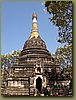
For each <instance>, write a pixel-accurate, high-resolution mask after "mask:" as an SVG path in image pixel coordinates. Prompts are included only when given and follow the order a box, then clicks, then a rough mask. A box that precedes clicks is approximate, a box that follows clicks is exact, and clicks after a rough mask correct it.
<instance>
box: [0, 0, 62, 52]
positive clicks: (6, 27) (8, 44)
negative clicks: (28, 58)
mask: <svg viewBox="0 0 76 100" xmlns="http://www.w3.org/2000/svg"><path fill="white" fill-rule="evenodd" d="M44 9H45V7H44V6H43V5H42V2H40V1H35V2H33V1H29V2H2V42H1V43H2V50H1V53H2V54H8V53H11V52H12V51H13V50H22V49H23V46H24V43H25V41H26V40H27V39H28V38H29V36H30V33H31V29H32V14H33V12H34V11H35V12H36V13H37V15H38V30H39V34H40V36H41V38H42V39H43V40H44V41H45V43H46V46H47V49H48V50H49V52H50V53H54V52H55V51H56V49H57V47H60V46H61V44H60V43H58V42H57V39H58V29H57V27H55V26H54V25H53V24H52V23H50V21H49V17H50V15H49V14H48V13H45V11H44Z"/></svg>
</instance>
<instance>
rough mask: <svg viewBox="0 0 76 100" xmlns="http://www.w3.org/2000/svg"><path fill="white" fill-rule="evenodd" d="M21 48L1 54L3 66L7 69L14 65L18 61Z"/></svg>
mask: <svg viewBox="0 0 76 100" xmlns="http://www.w3.org/2000/svg"><path fill="white" fill-rule="evenodd" d="M19 54H20V50H15V51H13V52H12V53H11V54H5V55H1V68H2V67H5V70H7V69H8V68H10V67H12V66H13V65H14V64H15V63H17V60H18V56H19Z"/></svg>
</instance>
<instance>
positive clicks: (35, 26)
mask: <svg viewBox="0 0 76 100" xmlns="http://www.w3.org/2000/svg"><path fill="white" fill-rule="evenodd" d="M38 36H39V33H38V24H37V14H36V12H34V13H33V15H32V31H31V35H30V39H31V38H32V37H35V38H37V37H38Z"/></svg>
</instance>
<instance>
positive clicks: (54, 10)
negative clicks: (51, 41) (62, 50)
mask: <svg viewBox="0 0 76 100" xmlns="http://www.w3.org/2000/svg"><path fill="white" fill-rule="evenodd" d="M45 7H46V10H47V12H49V14H51V18H49V19H50V21H51V22H52V23H53V24H54V25H55V26H57V27H58V29H59V32H58V37H59V40H58V42H60V43H68V44H70V43H72V1H45Z"/></svg>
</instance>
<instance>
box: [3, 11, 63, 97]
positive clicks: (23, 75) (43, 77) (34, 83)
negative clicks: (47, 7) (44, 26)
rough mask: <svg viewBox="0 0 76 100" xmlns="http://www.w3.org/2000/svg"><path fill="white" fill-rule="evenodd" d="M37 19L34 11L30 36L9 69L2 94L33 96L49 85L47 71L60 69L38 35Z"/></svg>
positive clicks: (58, 70)
mask: <svg viewBox="0 0 76 100" xmlns="http://www.w3.org/2000/svg"><path fill="white" fill-rule="evenodd" d="M37 20H38V16H37V14H36V12H34V13H33V15H32V30H31V33H30V36H29V38H28V40H27V41H25V43H24V47H23V50H22V51H21V53H20V55H19V57H18V64H14V66H13V67H11V68H10V69H9V73H8V75H7V77H6V78H5V84H4V85H3V87H2V95H7V96H19V95H20V96H35V95H36V92H37V91H36V90H38V91H41V89H42V88H46V87H49V81H48V80H49V79H48V77H47V74H46V73H47V72H51V71H52V69H55V70H56V72H58V73H59V72H60V71H61V68H60V66H59V64H56V63H55V62H54V61H53V60H52V57H51V53H50V52H49V51H48V50H47V47H46V44H45V42H44V41H43V40H42V39H41V37H40V33H39V31H38V23H37Z"/></svg>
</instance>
